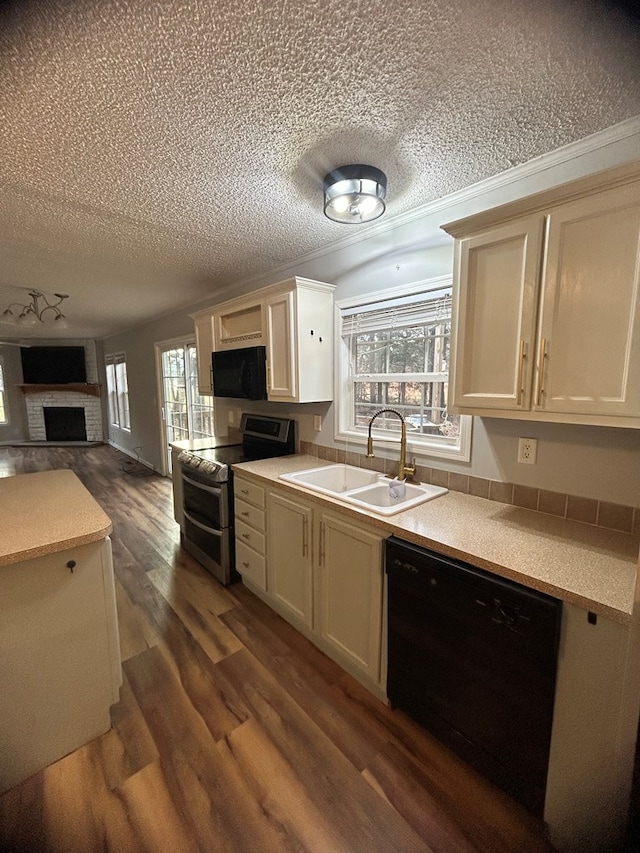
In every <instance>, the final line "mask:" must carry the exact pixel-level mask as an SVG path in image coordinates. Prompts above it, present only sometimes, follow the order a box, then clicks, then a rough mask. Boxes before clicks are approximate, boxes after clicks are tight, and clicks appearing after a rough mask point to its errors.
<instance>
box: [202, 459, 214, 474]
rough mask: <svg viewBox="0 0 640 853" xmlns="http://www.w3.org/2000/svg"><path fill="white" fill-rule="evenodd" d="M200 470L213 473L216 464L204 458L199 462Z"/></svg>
mask: <svg viewBox="0 0 640 853" xmlns="http://www.w3.org/2000/svg"><path fill="white" fill-rule="evenodd" d="M200 470H201V471H204V472H205V473H207V474H213V472H214V471H215V470H216V466H215V465H214V464H213V462H207V461H206V460H204V461H203V462H201V463H200Z"/></svg>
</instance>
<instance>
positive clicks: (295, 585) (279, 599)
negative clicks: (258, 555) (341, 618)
mask: <svg viewBox="0 0 640 853" xmlns="http://www.w3.org/2000/svg"><path fill="white" fill-rule="evenodd" d="M311 516H312V510H311V507H310V506H309V505H308V504H305V503H301V502H298V501H293V500H290V499H289V498H285V497H281V496H280V495H278V494H273V493H272V494H270V495H269V503H268V508H267V530H268V535H267V542H268V545H267V548H268V560H267V589H268V593H269V597H270V598H271V600H272V602H273V605H274V607H275V608H276V609H277V610H279V611H281V612H283V615H286V617H287V618H288V617H293V620H294V623H295V622H296V621H297V622H300V623H302V624H303V625H306V626H307V627H309V628H311V627H312V626H313V592H312V563H311V560H312V555H311Z"/></svg>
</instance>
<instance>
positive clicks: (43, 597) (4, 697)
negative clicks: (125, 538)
mask: <svg viewBox="0 0 640 853" xmlns="http://www.w3.org/2000/svg"><path fill="white" fill-rule="evenodd" d="M56 473H57V472H56ZM26 476H35V475H26ZM12 479H13V478H12ZM0 602H1V604H0V610H1V617H2V618H1V619H0V679H1V681H2V690H1V691H0V719H1V720H2V725H1V726H0V755H2V761H0V792H3V791H6V790H8V789H9V788H11V787H13V786H14V785H16V784H18V783H19V782H21V781H22V780H24V779H26V778H28V777H29V776H31V775H33V774H34V773H36V772H37V771H38V770H40V769H42V768H43V767H46V766H47V765H49V764H51V763H53V762H54V761H57V760H58V759H60V758H62V757H63V756H65V755H67V754H68V753H69V752H72V751H73V750H74V749H77V748H78V747H80V746H83V745H84V744H85V743H88V742H89V741H90V740H93V738H95V737H97V736H98V735H101V734H103V733H104V732H106V731H108V729H109V728H110V726H111V718H110V712H109V709H110V706H111V705H113V704H114V703H115V702H117V701H118V699H119V687H120V683H121V669H120V651H119V645H118V626H117V622H116V604H115V588H114V580H113V565H112V559H111V542H110V540H109V539H108V538H105V539H102V540H100V541H97V542H90V543H88V544H84V545H78V546H74V547H71V548H68V549H66V550H62V551H57V552H55V553H51V554H45V555H44V556H40V557H34V558H32V559H28V560H22V561H20V562H15V563H12V564H11V565H5V566H0Z"/></svg>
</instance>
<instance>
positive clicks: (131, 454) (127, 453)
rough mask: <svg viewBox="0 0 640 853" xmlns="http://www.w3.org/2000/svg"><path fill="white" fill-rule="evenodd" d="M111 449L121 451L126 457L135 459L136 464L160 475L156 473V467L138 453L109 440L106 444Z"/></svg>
mask: <svg viewBox="0 0 640 853" xmlns="http://www.w3.org/2000/svg"><path fill="white" fill-rule="evenodd" d="M106 443H107V444H108V445H109V446H110V447H113V449H114V450H118V451H120V453H124V455H125V456H129V458H131V459H134V460H135V461H136V462H139V463H140V465H144V467H145V468H148V469H149V470H150V471H154V472H155V473H156V474H157V473H159V472H158V471H156V468H155V466H154V465H152V464H151V462H148V461H147V460H146V459H141V458H140V457H139V456H138V454H137V453H134V452H133V451H132V450H128V449H127V448H126V447H121V445H119V444H117V442H115V441H112V440H111V439H109V440H108V441H107V442H106Z"/></svg>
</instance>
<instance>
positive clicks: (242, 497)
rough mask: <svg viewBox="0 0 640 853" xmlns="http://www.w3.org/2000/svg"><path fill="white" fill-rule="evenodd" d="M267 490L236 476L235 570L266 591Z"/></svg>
mask: <svg viewBox="0 0 640 853" xmlns="http://www.w3.org/2000/svg"><path fill="white" fill-rule="evenodd" d="M265 505H266V491H265V489H264V487H263V486H260V485H258V484H257V483H253V482H251V481H250V480H245V479H244V478H243V477H239V476H235V477H234V518H235V551H236V554H235V560H236V571H237V572H238V573H239V574H241V575H242V577H243V579H244V580H248V581H249V582H250V583H251V584H253V585H254V586H255V587H257V588H258V589H260V590H265V589H266V588H267V555H266V548H267V546H266V511H265Z"/></svg>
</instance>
